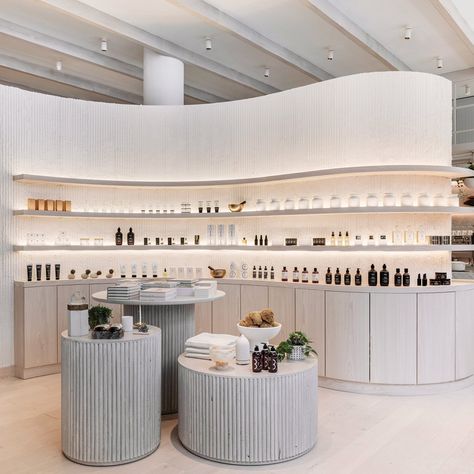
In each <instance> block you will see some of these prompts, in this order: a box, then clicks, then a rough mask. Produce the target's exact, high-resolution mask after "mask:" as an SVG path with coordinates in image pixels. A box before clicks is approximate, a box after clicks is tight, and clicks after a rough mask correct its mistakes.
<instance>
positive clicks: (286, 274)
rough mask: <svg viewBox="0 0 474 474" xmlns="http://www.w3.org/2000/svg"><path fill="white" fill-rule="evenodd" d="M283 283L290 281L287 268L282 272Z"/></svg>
mask: <svg viewBox="0 0 474 474" xmlns="http://www.w3.org/2000/svg"><path fill="white" fill-rule="evenodd" d="M281 281H288V270H287V269H286V267H283V270H282V271H281Z"/></svg>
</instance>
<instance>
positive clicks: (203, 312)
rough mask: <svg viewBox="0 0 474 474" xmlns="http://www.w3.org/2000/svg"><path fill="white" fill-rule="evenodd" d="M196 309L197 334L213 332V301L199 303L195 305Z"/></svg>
mask: <svg viewBox="0 0 474 474" xmlns="http://www.w3.org/2000/svg"><path fill="white" fill-rule="evenodd" d="M194 311H195V313H194V318H195V321H196V326H195V327H196V329H195V331H196V334H199V333H201V332H212V303H211V302H208V303H199V304H197V305H196V306H195V310H194Z"/></svg>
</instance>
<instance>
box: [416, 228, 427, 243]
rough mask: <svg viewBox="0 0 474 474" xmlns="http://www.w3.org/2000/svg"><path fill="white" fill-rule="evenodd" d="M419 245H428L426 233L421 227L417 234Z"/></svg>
mask: <svg viewBox="0 0 474 474" xmlns="http://www.w3.org/2000/svg"><path fill="white" fill-rule="evenodd" d="M417 243H418V244H420V245H425V244H426V233H425V229H424V227H420V228H419V229H418V233H417Z"/></svg>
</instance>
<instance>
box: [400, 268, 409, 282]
mask: <svg viewBox="0 0 474 474" xmlns="http://www.w3.org/2000/svg"><path fill="white" fill-rule="evenodd" d="M402 280H403V286H410V274H409V273H408V268H405V270H404V272H403V278H402Z"/></svg>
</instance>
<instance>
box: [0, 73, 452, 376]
mask: <svg viewBox="0 0 474 474" xmlns="http://www.w3.org/2000/svg"><path fill="white" fill-rule="evenodd" d="M0 140H1V141H0V163H1V170H0V172H1V181H0V183H1V193H2V194H1V203H2V208H1V221H0V222H1V225H2V228H3V230H4V232H2V234H1V236H0V250H1V275H2V280H1V283H0V300H1V301H2V314H1V317H0V367H4V366H9V365H11V364H12V363H13V301H12V300H13V285H12V275H14V274H15V275H16V276H18V274H19V268H20V265H21V268H22V269H23V265H24V263H25V261H24V259H20V258H16V257H15V256H14V254H13V252H12V247H11V246H12V244H14V243H19V242H21V241H22V240H24V232H25V230H24V228H22V224H20V223H17V222H15V221H14V220H13V218H12V215H11V210H12V209H13V208H15V207H16V208H18V207H19V206H24V205H25V203H24V196H25V194H26V193H29V192H30V191H31V193H34V192H35V190H36V188H34V187H31V188H30V189H29V190H25V189H24V187H23V186H22V185H18V184H16V185H14V184H13V181H12V175H14V174H20V173H28V174H40V175H52V176H68V177H90V178H102V179H114V178H117V179H129V180H130V179H137V180H144V179H147V180H180V181H182V180H204V179H206V180H207V179H230V178H246V177H254V176H268V175H275V174H286V173H292V172H302V171H310V170H317V169H326V168H333V167H338V168H342V167H353V166H366V165H367V166H370V165H380V164H385V165H388V164H393V165H395V164H398V165H400V164H408V165H413V164H420V165H421V164H423V165H440V166H449V165H450V164H451V84H450V82H449V81H448V80H446V79H444V78H441V77H439V76H434V75H429V74H424V73H408V72H384V73H369V74H360V75H353V76H347V77H342V78H338V79H334V80H330V81H325V82H322V83H318V84H314V85H310V86H306V87H301V88H298V89H293V90H289V91H285V92H281V93H278V94H272V95H268V96H265V97H260V98H255V99H248V100H242V101H236V102H228V103H220V104H211V105H199V106H131V105H130V106H129V105H118V104H101V103H95V102H84V101H79V100H72V99H64V98H59V97H54V96H48V95H42V94H36V93H31V92H27V91H23V90H20V89H16V88H11V87H4V86H1V87H0ZM48 189H49V190H53V189H54V190H59V191H58V192H59V193H61V194H62V193H63V192H64V189H66V188H62V187H49V188H48ZM54 192H56V191H54ZM97 192H98V193H99V194H100V191H97ZM66 193H67V191H66V192H64V194H66ZM117 193H120V190H118V191H117ZM144 193H145V191H144ZM32 197H34V196H32ZM58 199H59V197H58ZM114 225H115V224H114ZM83 226H84V227H85V228H87V226H88V222H87V221H84V224H83ZM107 235H109V229H107ZM39 261H40V262H41V261H42V260H41V259H39ZM63 263H64V261H63ZM21 276H22V277H23V272H22V273H21Z"/></svg>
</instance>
